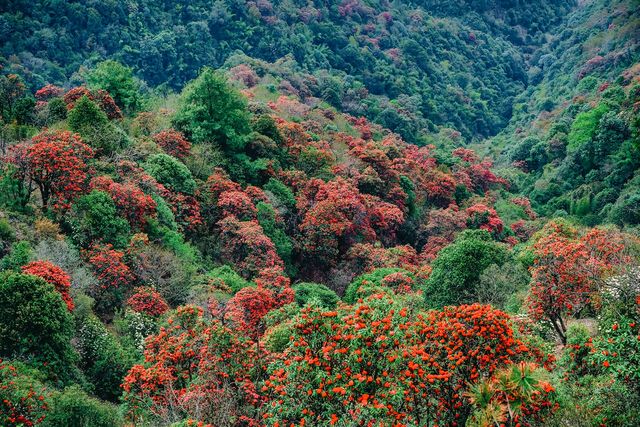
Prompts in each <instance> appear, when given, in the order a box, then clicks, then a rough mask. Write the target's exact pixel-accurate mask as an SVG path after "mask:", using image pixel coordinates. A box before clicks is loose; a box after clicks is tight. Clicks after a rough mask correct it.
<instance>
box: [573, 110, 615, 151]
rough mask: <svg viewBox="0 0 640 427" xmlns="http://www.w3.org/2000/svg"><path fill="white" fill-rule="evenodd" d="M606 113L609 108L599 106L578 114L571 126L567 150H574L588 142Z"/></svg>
mask: <svg viewBox="0 0 640 427" xmlns="http://www.w3.org/2000/svg"><path fill="white" fill-rule="evenodd" d="M607 111H609V107H607V106H606V105H605V104H600V105H598V106H597V107H596V108H593V109H591V110H589V111H584V112H582V113H580V114H578V115H577V116H576V118H575V120H574V121H573V124H572V125H571V131H570V132H569V145H568V148H569V149H570V150H575V149H577V148H579V147H580V146H581V145H583V144H585V143H587V142H589V141H590V140H591V138H593V136H594V135H595V133H596V130H597V128H598V122H599V121H600V119H601V118H602V116H604V115H605V113H606V112H607Z"/></svg>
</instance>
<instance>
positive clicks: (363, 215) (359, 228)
mask: <svg viewBox="0 0 640 427" xmlns="http://www.w3.org/2000/svg"><path fill="white" fill-rule="evenodd" d="M297 205H298V208H299V209H300V210H301V211H302V212H303V213H304V217H303V220H302V223H301V224H300V226H299V228H300V231H301V232H302V243H303V245H304V250H305V252H307V254H308V256H309V259H310V260H313V264H314V265H317V264H318V263H324V264H326V265H334V264H335V263H336V261H337V258H338V256H339V255H340V254H343V253H345V252H346V251H348V249H349V247H351V246H352V245H353V244H355V243H357V242H373V241H375V240H376V237H377V235H376V232H377V234H379V235H380V237H382V236H386V237H391V236H393V234H394V232H395V230H396V229H397V227H398V226H399V225H400V224H401V223H402V221H403V219H404V218H403V213H402V211H401V210H400V209H399V208H397V207H396V206H394V205H391V204H389V203H384V202H382V201H380V199H379V198H377V197H375V196H371V195H363V194H361V193H360V192H359V191H358V189H357V188H355V187H354V186H353V185H352V184H351V183H350V182H349V181H347V180H345V179H342V178H337V179H335V180H333V181H329V182H326V183H325V182H323V181H321V180H317V179H314V180H311V181H309V183H308V184H307V186H306V188H305V189H304V190H303V192H302V194H301V195H300V196H299V197H298V201H297Z"/></svg>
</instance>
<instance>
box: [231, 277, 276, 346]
mask: <svg viewBox="0 0 640 427" xmlns="http://www.w3.org/2000/svg"><path fill="white" fill-rule="evenodd" d="M275 307H276V302H275V300H274V298H273V293H272V292H271V291H270V290H268V289H265V288H262V287H258V288H251V287H249V288H243V289H241V290H240V291H238V292H237V293H236V294H235V295H234V296H233V298H231V299H230V300H229V302H228V303H227V307H226V315H225V320H229V321H231V322H232V323H233V324H234V326H235V327H236V328H237V329H238V330H239V331H241V332H242V333H244V334H246V335H247V336H249V337H250V338H252V339H253V340H257V339H258V338H259V337H260V336H262V334H263V333H264V329H265V325H264V323H263V322H262V318H263V317H264V316H265V315H266V314H267V313H268V312H269V311H271V309H273V308H275Z"/></svg>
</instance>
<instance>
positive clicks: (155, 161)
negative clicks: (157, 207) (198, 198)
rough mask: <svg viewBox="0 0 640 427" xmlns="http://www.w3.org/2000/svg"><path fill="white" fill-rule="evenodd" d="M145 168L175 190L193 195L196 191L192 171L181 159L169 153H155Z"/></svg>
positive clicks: (159, 180) (160, 181)
mask: <svg viewBox="0 0 640 427" xmlns="http://www.w3.org/2000/svg"><path fill="white" fill-rule="evenodd" d="M145 168H146V170H147V172H149V174H151V176H153V177H154V178H155V179H156V180H158V182H159V183H161V184H163V185H165V186H166V187H167V188H169V189H170V190H173V191H178V192H180V193H184V194H190V195H192V194H193V193H194V192H195V191H196V182H195V181H194V180H193V176H192V175H191V171H189V168H187V167H186V166H185V164H184V163H182V162H181V161H180V160H178V159H176V158H175V157H171V156H170V155H168V154H163V153H161V154H155V155H153V156H151V157H149V160H147V163H146V164H145Z"/></svg>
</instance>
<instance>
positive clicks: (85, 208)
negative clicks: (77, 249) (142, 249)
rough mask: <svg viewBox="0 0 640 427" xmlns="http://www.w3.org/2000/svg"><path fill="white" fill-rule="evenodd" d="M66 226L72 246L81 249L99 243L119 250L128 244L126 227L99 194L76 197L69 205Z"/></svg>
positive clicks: (110, 201)
mask: <svg viewBox="0 0 640 427" xmlns="http://www.w3.org/2000/svg"><path fill="white" fill-rule="evenodd" d="M69 222H70V224H71V228H72V230H73V238H74V240H75V242H76V243H78V244H79V245H80V246H82V247H88V246H90V245H91V244H93V243H97V242H102V243H109V244H112V245H113V246H114V247H116V248H123V247H125V246H126V245H127V243H128V242H129V234H130V232H131V229H130V227H129V223H128V222H127V220H126V219H124V218H122V217H120V216H118V211H117V209H116V205H115V203H114V202H113V199H111V196H109V195H108V194H107V193H104V192H102V191H97V190H94V191H92V192H91V193H89V194H87V195H84V196H82V197H80V198H79V199H78V200H77V201H76V202H75V203H74V204H73V209H72V215H71V218H70V220H69Z"/></svg>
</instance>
